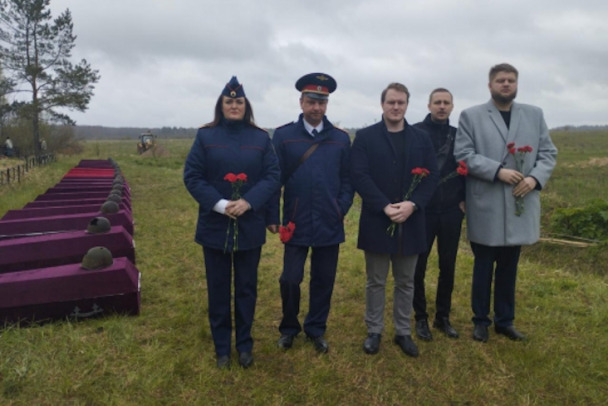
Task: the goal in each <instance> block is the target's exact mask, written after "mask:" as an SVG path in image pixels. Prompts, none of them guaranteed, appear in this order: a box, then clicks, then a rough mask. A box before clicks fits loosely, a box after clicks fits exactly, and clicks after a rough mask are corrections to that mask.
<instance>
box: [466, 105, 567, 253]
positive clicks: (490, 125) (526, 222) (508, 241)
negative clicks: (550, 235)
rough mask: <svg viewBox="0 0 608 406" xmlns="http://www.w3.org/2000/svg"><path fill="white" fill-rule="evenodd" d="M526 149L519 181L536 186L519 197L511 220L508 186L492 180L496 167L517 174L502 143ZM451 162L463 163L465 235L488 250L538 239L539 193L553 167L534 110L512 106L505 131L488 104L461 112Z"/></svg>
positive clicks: (541, 120)
mask: <svg viewBox="0 0 608 406" xmlns="http://www.w3.org/2000/svg"><path fill="white" fill-rule="evenodd" d="M511 142H513V143H515V147H516V148H518V147H523V146H527V145H528V146H531V147H532V152H530V153H526V154H525V155H524V158H525V162H524V168H523V174H524V176H532V177H534V178H535V179H536V180H537V181H538V186H537V189H536V190H533V191H532V192H530V193H528V194H527V195H526V196H525V197H524V206H525V208H524V212H523V214H522V215H521V216H516V215H515V197H513V194H512V192H513V186H511V185H507V184H506V183H504V182H501V181H500V180H498V179H497V177H496V176H497V173H498V170H499V169H500V168H501V167H504V168H509V169H517V168H516V166H515V160H514V158H513V155H511V154H510V153H509V151H508V149H507V144H509V143H511ZM454 154H455V157H456V159H457V160H464V161H466V163H467V166H468V169H469V174H468V176H467V177H466V194H467V196H466V201H467V215H466V218H467V234H468V238H469V240H471V241H473V242H476V243H479V244H484V245H488V246H515V245H524V244H532V243H534V242H536V241H537V240H538V238H539V234H540V196H539V192H540V190H541V189H542V188H543V187H544V186H545V185H546V183H547V181H548V180H549V177H550V176H551V172H552V171H553V168H554V167H555V162H556V156H557V149H556V148H555V145H553V142H552V141H551V138H550V136H549V130H548V129H547V125H546V124H545V119H544V117H543V112H542V110H541V109H540V108H538V107H535V106H530V105H526V104H519V103H513V105H512V107H511V121H510V126H509V128H508V129H507V126H506V124H505V122H504V119H503V118H502V116H501V114H500V112H499V111H498V109H497V108H496V106H494V103H493V102H492V101H489V102H487V103H485V104H482V105H479V106H475V107H471V108H469V109H466V110H464V111H463V112H462V113H461V115H460V121H459V124H458V131H457V133H456V144H455V151H454Z"/></svg>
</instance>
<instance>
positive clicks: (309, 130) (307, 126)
mask: <svg viewBox="0 0 608 406" xmlns="http://www.w3.org/2000/svg"><path fill="white" fill-rule="evenodd" d="M302 121H304V128H305V129H306V131H308V133H309V134H310V135H312V136H313V137H314V135H313V133H312V130H317V132H318V133H320V132H321V131H323V121H321V122H320V123H319V125H318V126H316V127H313V126H312V125H310V124H308V121H306V120H302Z"/></svg>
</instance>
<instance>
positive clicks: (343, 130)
mask: <svg viewBox="0 0 608 406" xmlns="http://www.w3.org/2000/svg"><path fill="white" fill-rule="evenodd" d="M334 128H335V129H336V130H340V131H342V132H343V133H345V134H346V135H348V136H350V134H349V132H348V131H346V130H345V129H344V128H340V127H336V126H334Z"/></svg>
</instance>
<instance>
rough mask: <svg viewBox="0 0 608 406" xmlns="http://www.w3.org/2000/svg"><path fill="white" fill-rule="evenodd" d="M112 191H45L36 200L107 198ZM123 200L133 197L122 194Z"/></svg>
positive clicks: (126, 200) (128, 200)
mask: <svg viewBox="0 0 608 406" xmlns="http://www.w3.org/2000/svg"><path fill="white" fill-rule="evenodd" d="M109 195H110V192H66V193H45V194H43V195H38V197H37V198H36V201H41V200H81V199H95V198H98V199H107V198H108V196H109ZM122 201H123V202H128V203H130V202H131V197H130V196H128V195H123V196H122Z"/></svg>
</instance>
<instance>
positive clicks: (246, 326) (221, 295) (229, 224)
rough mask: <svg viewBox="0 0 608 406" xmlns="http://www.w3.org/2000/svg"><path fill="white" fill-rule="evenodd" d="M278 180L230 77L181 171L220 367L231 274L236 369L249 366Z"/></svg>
mask: <svg viewBox="0 0 608 406" xmlns="http://www.w3.org/2000/svg"><path fill="white" fill-rule="evenodd" d="M279 179H280V169H279V163H278V159H277V157H276V154H275V152H274V149H273V147H272V144H271V141H270V137H269V136H268V133H267V132H266V131H264V130H262V129H260V128H258V127H257V126H256V125H255V124H254V119H253V111H252V108H251V104H250V103H249V100H247V98H246V97H245V91H244V89H243V86H242V85H241V84H240V83H239V82H238V80H237V78H236V77H235V76H233V77H232V79H231V80H230V82H228V83H227V84H226V86H225V87H224V89H223V91H222V93H221V95H220V97H219V98H218V100H217V103H216V106H215V118H214V120H213V121H212V122H211V123H209V124H206V125H204V126H203V127H201V128H200V129H199V130H198V132H197V134H196V139H195V141H194V144H193V145H192V149H191V150H190V153H189V154H188V157H187V159H186V164H185V168H184V183H185V185H186V188H187V189H188V191H189V192H190V194H191V195H192V197H194V199H195V200H196V201H197V202H198V204H199V213H198V223H197V227H196V236H195V241H196V242H197V243H198V244H201V245H202V246H203V256H204V260H205V271H206V272H205V273H206V278H207V291H208V299H209V322H210V325H211V333H212V335H213V342H214V344H215V353H216V356H217V365H218V367H219V368H229V367H230V349H231V338H232V318H231V303H230V299H231V285H232V278H233V276H234V308H235V311H234V313H235V330H236V350H237V351H238V353H239V364H240V365H241V366H242V367H244V368H247V367H249V366H251V365H252V363H253V355H252V348H253V339H252V337H251V326H252V324H253V316H254V312H255V303H256V296H257V272H258V263H259V260H260V252H261V249H262V245H263V244H264V243H265V242H266V202H267V201H268V199H270V198H271V197H272V195H273V194H274V193H276V191H277V190H278V189H279V187H280V183H279V182H280V180H279ZM233 269H234V272H232V270H233Z"/></svg>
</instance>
